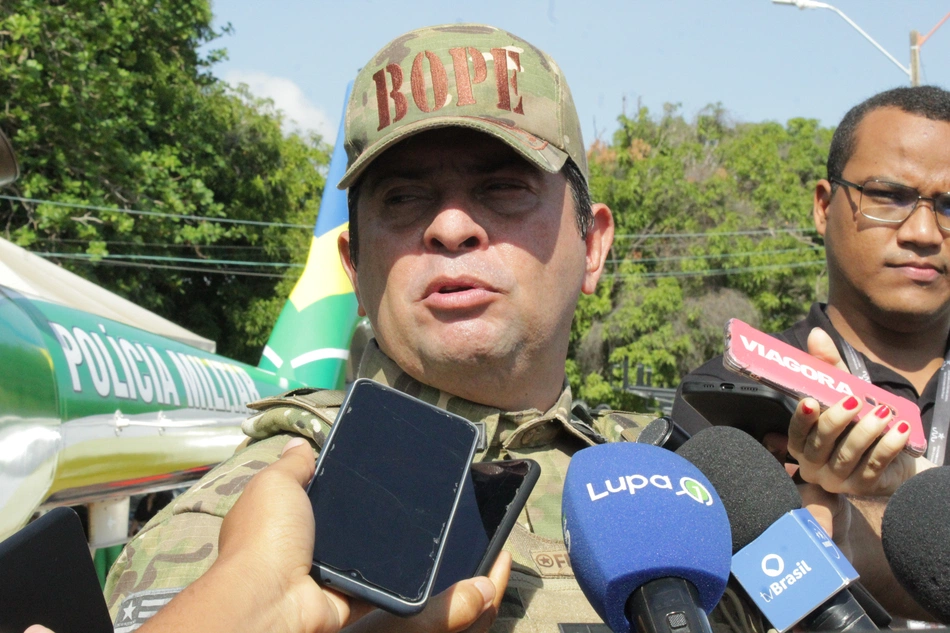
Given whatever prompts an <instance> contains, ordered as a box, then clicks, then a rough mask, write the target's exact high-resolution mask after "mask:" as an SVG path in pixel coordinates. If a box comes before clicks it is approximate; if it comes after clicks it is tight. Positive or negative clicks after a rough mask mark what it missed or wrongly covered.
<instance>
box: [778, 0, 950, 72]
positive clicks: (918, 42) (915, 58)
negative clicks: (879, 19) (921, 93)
mask: <svg viewBox="0 0 950 633" xmlns="http://www.w3.org/2000/svg"><path fill="white" fill-rule="evenodd" d="M772 2H773V3H774V4H787V5H791V6H793V7H798V8H799V9H829V10H831V11H834V12H835V13H837V14H838V15H840V16H841V19H843V20H844V21H845V22H847V23H848V24H850V25H851V26H852V27H854V29H855V30H856V31H857V32H858V33H860V34H861V35H862V36H863V37H864V39H866V40H867V41H869V42H871V44H873V45H874V47H875V48H876V49H877V50H879V51H881V52H882V53H884V55H885V56H886V57H887V58H888V59H889V60H891V61H892V62H894V64H895V65H896V66H897V67H898V68H900V69H901V72H903V73H904V74H905V75H907V77H908V78H909V79H910V85H912V86H919V85H920V47H921V46H923V45H924V42H926V41H927V39H929V38H930V36H931V35H933V34H934V32H935V31H936V30H937V29H939V28H940V27H941V25H943V23H944V22H946V21H947V18H950V13H947V15H945V16H943V19H941V20H940V21H939V22H937V24H936V26H934V27H933V28H932V29H930V32H929V33H927V34H926V35H924V36H923V37H921V36H920V33H918V32H917V31H911V32H910V68H905V67H904V65H903V64H901V63H900V62H899V61H897V60H896V59H894V56H893V55H891V54H890V53H888V52H887V51H886V50H884V47H883V46H881V45H880V44H878V43H877V42H876V41H874V38H873V37H871V36H870V35H868V34H867V33H865V32H864V29H862V28H861V27H860V26H858V25H857V24H855V23H854V21H853V20H852V19H851V18H849V17H848V16H846V15H845V14H844V13H843V12H842V11H841V10H840V9H839V8H837V7H834V6H832V5H830V4H828V3H827V2H817V1H816V0H772Z"/></svg>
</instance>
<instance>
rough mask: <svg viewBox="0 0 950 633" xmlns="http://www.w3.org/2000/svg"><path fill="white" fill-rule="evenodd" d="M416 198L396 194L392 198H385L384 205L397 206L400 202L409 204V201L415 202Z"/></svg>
mask: <svg viewBox="0 0 950 633" xmlns="http://www.w3.org/2000/svg"><path fill="white" fill-rule="evenodd" d="M415 199H416V197H415V196H413V195H410V194H398V195H392V196H386V198H385V202H386V204H399V203H401V202H409V201H410V200H415Z"/></svg>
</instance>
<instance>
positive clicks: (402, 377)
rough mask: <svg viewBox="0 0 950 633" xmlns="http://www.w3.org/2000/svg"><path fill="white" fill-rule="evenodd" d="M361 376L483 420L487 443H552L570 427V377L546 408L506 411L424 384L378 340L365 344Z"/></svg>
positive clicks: (510, 445)
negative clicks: (554, 399) (380, 347)
mask: <svg viewBox="0 0 950 633" xmlns="http://www.w3.org/2000/svg"><path fill="white" fill-rule="evenodd" d="M358 376H359V377H360V378H369V379H371V380H375V381H376V382H379V383H382V384H384V385H387V386H389V387H392V388H393V389H398V390H399V391H402V392H404V393H408V394H409V395H411V396H414V397H416V398H419V399H420V400H422V401H423V402H428V403H429V404H434V405H435V406H437V407H439V408H442V409H445V410H446V411H449V412H450V413H455V414H457V415H460V416H462V417H463V418H465V419H466V420H469V421H471V422H475V423H477V424H484V426H485V432H486V438H487V440H488V446H489V447H493V446H503V447H505V448H524V447H529V446H530V447H533V446H543V445H546V444H550V443H551V442H552V441H553V440H554V438H555V437H556V436H557V435H558V434H559V433H560V432H561V431H562V430H563V429H565V428H568V429H570V431H571V432H572V434H573V433H576V432H574V431H573V429H572V428H571V427H570V419H571V414H570V411H571V402H572V396H571V388H570V385H568V383H567V380H566V379H565V381H564V388H563V389H562V390H561V394H560V396H559V397H558V399H557V401H556V402H555V403H554V405H553V406H551V408H550V409H548V410H547V411H541V410H539V409H535V408H531V409H525V410H523V411H503V410H501V409H498V408H495V407H491V406H487V405H484V404H478V403H477V402H472V401H470V400H466V399H465V398H461V397H459V396H455V395H452V394H450V393H447V392H445V391H441V390H439V389H436V388H435V387H431V386H429V385H425V384H423V383H421V382H419V381H418V380H416V379H415V378H413V377H412V376H410V375H409V374H407V373H406V372H404V371H403V370H402V369H400V367H399V366H398V365H397V364H396V363H395V362H394V361H393V360H392V359H391V358H389V357H388V356H386V354H385V353H383V351H382V350H381V349H379V345H378V344H377V343H376V340H375V339H373V340H371V341H370V342H369V343H368V344H367V345H366V350H365V351H364V352H363V357H362V359H361V360H360V368H359V372H358Z"/></svg>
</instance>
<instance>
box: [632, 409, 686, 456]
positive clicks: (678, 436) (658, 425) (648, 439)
mask: <svg viewBox="0 0 950 633" xmlns="http://www.w3.org/2000/svg"><path fill="white" fill-rule="evenodd" d="M688 439H689V433H688V432H687V431H686V430H685V429H684V428H683V427H681V426H680V425H679V424H677V423H676V422H674V421H673V418H671V417H669V416H666V415H664V416H663V417H662V418H657V419H655V420H653V422H650V423H649V424H647V425H646V426H645V427H643V430H642V431H640V435H638V436H637V444H649V445H651V446H659V447H660V448H665V449H666V450H668V451H675V450H676V449H678V448H679V447H680V446H682V445H683V443H684V442H686V440H688Z"/></svg>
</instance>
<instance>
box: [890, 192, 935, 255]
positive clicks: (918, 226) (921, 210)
mask: <svg viewBox="0 0 950 633" xmlns="http://www.w3.org/2000/svg"><path fill="white" fill-rule="evenodd" d="M946 237H947V232H945V231H942V230H941V229H940V225H938V224H937V216H936V214H935V213H934V208H933V202H931V201H930V200H920V201H919V202H918V203H917V207H916V208H915V209H914V211H913V212H912V213H911V214H910V216H909V217H908V218H907V219H906V220H904V223H903V224H901V225H900V227H899V228H898V229H897V239H898V241H899V242H905V243H910V244H916V245H918V246H921V247H927V248H933V247H939V246H940V245H941V244H942V243H943V241H944V239H946Z"/></svg>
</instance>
